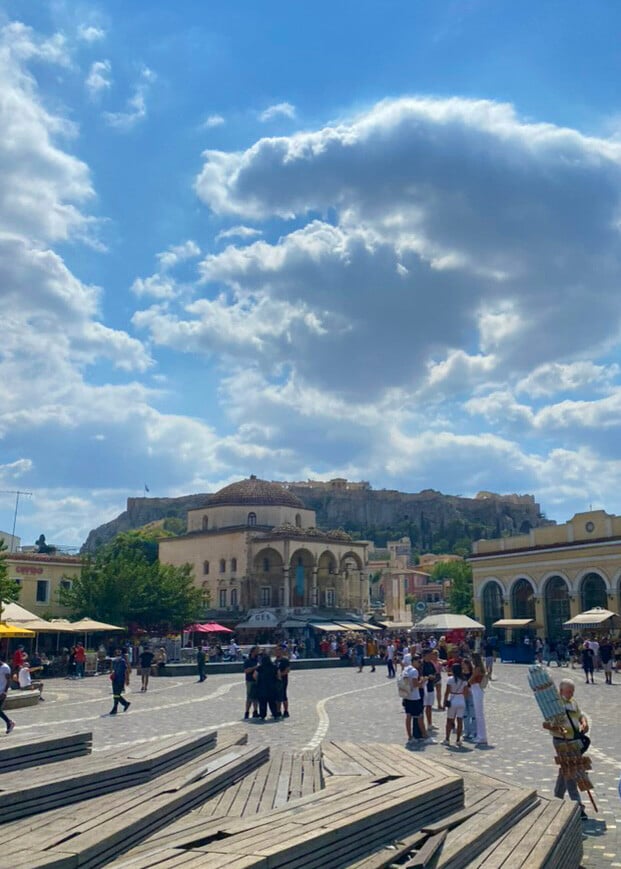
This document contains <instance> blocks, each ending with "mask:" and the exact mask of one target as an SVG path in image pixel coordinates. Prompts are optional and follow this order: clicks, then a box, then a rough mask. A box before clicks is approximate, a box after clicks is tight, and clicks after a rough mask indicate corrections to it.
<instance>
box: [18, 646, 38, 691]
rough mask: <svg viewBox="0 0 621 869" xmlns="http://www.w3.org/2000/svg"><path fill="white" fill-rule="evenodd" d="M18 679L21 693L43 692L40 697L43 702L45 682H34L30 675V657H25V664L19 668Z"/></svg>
mask: <svg viewBox="0 0 621 869" xmlns="http://www.w3.org/2000/svg"><path fill="white" fill-rule="evenodd" d="M17 679H18V681H19V688H20V691H35V690H37V689H38V690H39V691H40V692H41V693H40V695H39V700H43V697H42V696H41V695H42V694H43V682H33V681H32V676H31V675H30V666H29V664H28V655H26V656H25V660H24V663H23V664H22V666H21V667H20V668H19V673H18V675H17Z"/></svg>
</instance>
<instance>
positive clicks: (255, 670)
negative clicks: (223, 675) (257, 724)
mask: <svg viewBox="0 0 621 869" xmlns="http://www.w3.org/2000/svg"><path fill="white" fill-rule="evenodd" d="M290 668H291V660H290V658H289V648H288V645H287V643H281V644H280V645H278V646H277V647H276V650H275V656H274V658H273V659H272V656H271V655H269V654H268V653H267V652H266V651H265V650H264V649H261V648H260V647H259V646H253V647H252V648H251V649H250V650H249V652H248V655H247V657H246V658H245V660H244V679H245V682H246V705H245V709H244V719H249V718H250V717H252V718H253V719H255V718H256V719H258V720H259V721H265V720H266V718H267V712H268V709H269V712H270V715H271V717H272V719H273V720H274V721H280V720H281V719H284V718H289V697H288V695H287V688H288V685H289V671H290Z"/></svg>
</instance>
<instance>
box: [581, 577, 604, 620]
mask: <svg viewBox="0 0 621 869" xmlns="http://www.w3.org/2000/svg"><path fill="white" fill-rule="evenodd" d="M596 606H601V607H602V608H603V609H608V583H607V581H606V580H605V579H604V577H603V576H602V574H601V572H600V571H599V570H589V571H588V572H587V573H585V574H584V576H583V577H582V579H581V580H580V611H581V612H584V610H590V609H593V607H596Z"/></svg>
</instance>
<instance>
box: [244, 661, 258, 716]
mask: <svg viewBox="0 0 621 869" xmlns="http://www.w3.org/2000/svg"><path fill="white" fill-rule="evenodd" d="M258 666H259V647H258V646H253V647H252V648H251V649H250V651H249V652H248V657H247V658H246V659H245V660H244V680H245V683H246V709H245V711H244V718H250V707H251V706H252V717H253V718H258V717H259V703H258V700H257V685H256V682H255V679H254V671H255V670H256V669H257V667H258Z"/></svg>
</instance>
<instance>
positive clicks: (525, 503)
mask: <svg viewBox="0 0 621 869" xmlns="http://www.w3.org/2000/svg"><path fill="white" fill-rule="evenodd" d="M280 483H281V485H282V486H284V487H285V488H287V489H288V490H289V491H291V492H293V493H294V494H295V495H297V496H298V497H299V498H300V500H301V501H302V502H303V503H304V505H305V506H306V507H308V508H309V509H311V510H315V512H316V514H317V525H318V527H319V528H325V529H328V528H339V527H341V528H344V529H345V530H347V531H349V532H350V533H352V534H354V535H355V536H357V537H361V538H363V539H372V540H375V541H376V542H378V543H379V544H380V545H383V542H384V541H385V539H386V537H389V538H391V539H394V538H395V537H398V536H400V535H409V536H410V537H411V539H412V543H413V544H414V545H415V546H418V547H419V548H420V549H421V551H422V550H423V549H428V548H431V545H432V542H433V541H435V540H437V539H438V538H440V539H445V538H446V539H447V540H448V542H449V544H450V545H453V543H454V541H455V540H457V539H463V538H468V539H471V540H473V539H477V538H478V537H496V536H501V535H502V534H519V533H525V532H527V531H528V530H529V529H530V528H535V527H538V526H540V525H545V524H549V523H548V522H547V520H546V519H545V518H544V517H543V516H542V515H541V511H540V507H539V504H537V502H536V501H535V499H534V497H533V495H516V494H510V495H498V494H495V493H493V492H479V493H478V494H477V495H476V497H474V498H463V497H461V496H458V495H444V494H442V493H441V492H437V491H435V490H434V489H424V490H423V491H422V492H416V493H408V492H399V491H397V490H394V489H372V488H371V486H370V484H369V483H367V482H364V481H361V482H350V481H348V480H345V479H342V478H338V479H334V480H329V481H325V482H324V481H316V480H308V481H306V482H284V481H280ZM207 497H208V494H206V493H202V494H196V495H183V496H181V497H178V498H128V499H127V509H126V510H125V511H124V512H123V513H121V514H120V515H119V516H118V517H117V518H116V519H114V520H112V522H107V523H106V524H105V525H101V526H100V527H99V528H95V529H94V530H93V531H91V532H90V534H89V535H88V538H87V540H86V542H85V544H84V546H83V547H82V551H84V552H93V551H94V550H95V549H96V548H97V547H98V546H99V545H101V544H102V543H106V542H107V541H109V540H111V539H112V538H113V537H114V536H115V535H116V534H118V533H119V532H121V531H129V530H132V529H135V528H140V527H142V526H143V525H147V524H148V523H150V522H156V521H161V520H165V519H171V518H176V519H180V520H182V521H185V518H186V514H187V511H188V510H191V509H194V508H196V507H201V506H202V505H203V504H204V503H205V500H206V498H207Z"/></svg>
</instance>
